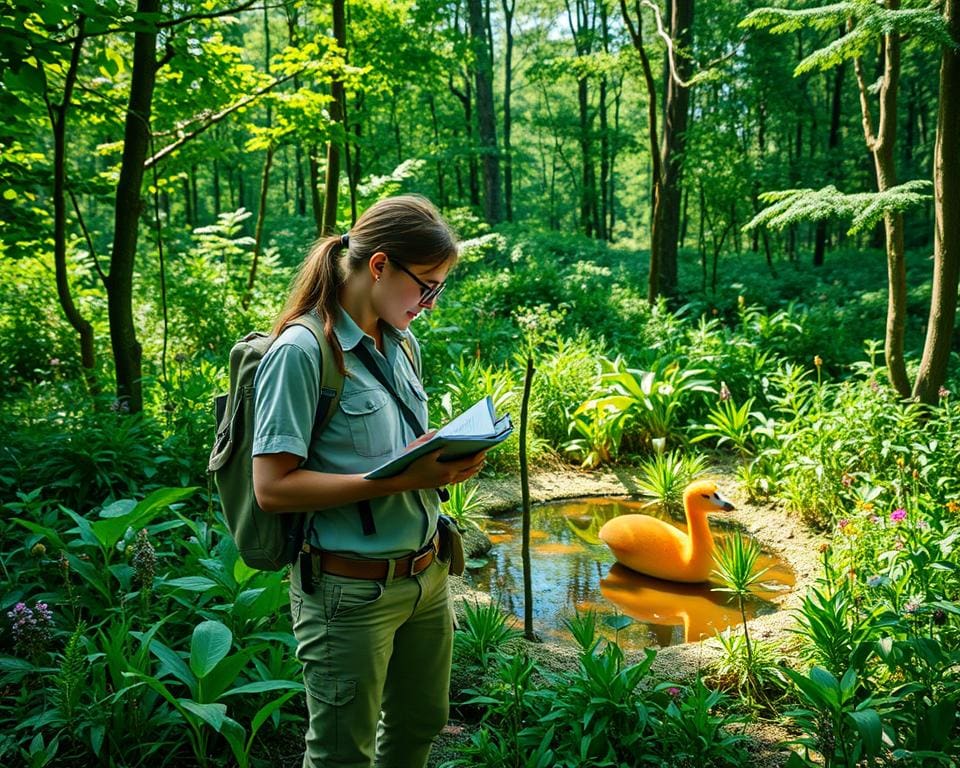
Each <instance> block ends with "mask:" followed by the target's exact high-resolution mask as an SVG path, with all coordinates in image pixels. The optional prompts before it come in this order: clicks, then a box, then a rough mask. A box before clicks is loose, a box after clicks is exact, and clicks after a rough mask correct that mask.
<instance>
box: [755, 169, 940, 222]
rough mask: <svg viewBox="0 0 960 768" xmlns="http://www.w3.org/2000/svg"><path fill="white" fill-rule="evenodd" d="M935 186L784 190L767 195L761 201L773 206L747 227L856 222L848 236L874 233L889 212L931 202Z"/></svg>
mask: <svg viewBox="0 0 960 768" xmlns="http://www.w3.org/2000/svg"><path fill="white" fill-rule="evenodd" d="M932 186H933V184H932V183H931V182H930V181H927V180H926V179H913V180H911V181H906V182H904V183H903V184H898V185H897V186H895V187H891V188H890V189H888V190H887V191H886V192H857V193H853V194H846V193H844V192H840V191H839V190H838V189H837V188H836V187H834V186H833V185H832V184H828V185H827V186H825V187H823V188H822V189H784V190H780V191H777V192H764V193H763V194H762V195H760V200H761V201H762V202H764V203H770V205H768V206H767V207H766V208H764V209H763V210H762V211H760V213H758V214H757V215H756V216H754V217H753V219H751V220H750V222H749V223H748V224H747V225H746V226H745V227H744V230H745V231H750V230H752V229H755V228H757V227H768V228H770V229H776V230H782V229H785V228H786V227H789V226H791V225H793V224H796V223H798V222H801V221H818V220H820V219H832V218H849V219H852V223H851V225H850V229H849V230H848V232H847V233H848V234H850V235H855V234H857V233H858V232H862V231H864V230H867V229H870V227H872V226H873V225H874V224H876V222H878V221H879V220H880V219H881V218H883V216H884V214H885V213H888V212H894V211H897V212H902V211H905V210H906V209H908V208H911V207H913V206H916V205H920V204H922V203H926V202H927V201H929V200H930V194H929V193H928V192H927V190H930V189H931V188H932Z"/></svg>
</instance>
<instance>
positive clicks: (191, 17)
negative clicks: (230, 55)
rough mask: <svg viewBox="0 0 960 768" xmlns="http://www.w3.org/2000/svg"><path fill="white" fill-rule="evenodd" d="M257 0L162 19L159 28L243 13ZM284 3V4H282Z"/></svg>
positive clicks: (275, 6)
mask: <svg viewBox="0 0 960 768" xmlns="http://www.w3.org/2000/svg"><path fill="white" fill-rule="evenodd" d="M255 2H257V0H247V2H245V3H240V5H235V6H234V7H233V8H225V9H224V10H222V11H209V12H207V13H188V14H187V15H186V16H180V17H179V18H176V19H167V20H166V21H161V22H158V23H157V29H166V28H167V27H175V26H177V25H178V24H185V23H186V22H188V21H199V20H200V19H219V18H221V17H222V16H232V15H233V14H235V13H242V12H243V11H249V10H251V8H250V6H252V5H253V4H254V3H255ZM281 5H282V4H281ZM266 7H268V6H263V7H261V8H256V9H254V10H258V11H259V10H263V8H266ZM269 7H272V8H279V7H281V6H280V5H274V6H269Z"/></svg>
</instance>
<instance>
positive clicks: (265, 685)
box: [223, 680, 304, 697]
mask: <svg viewBox="0 0 960 768" xmlns="http://www.w3.org/2000/svg"><path fill="white" fill-rule="evenodd" d="M302 690H304V688H303V683H297V682H294V681H293V680H258V681H257V682H255V683H247V684H246V685H241V686H238V687H237V688H231V689H230V690H229V691H226V692H224V694H223V697H226V696H236V695H237V694H238V693H264V692H266V691H302Z"/></svg>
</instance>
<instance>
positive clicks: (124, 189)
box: [105, 0, 160, 413]
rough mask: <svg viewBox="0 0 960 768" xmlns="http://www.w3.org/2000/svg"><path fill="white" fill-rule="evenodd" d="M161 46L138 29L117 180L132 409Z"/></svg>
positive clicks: (127, 400) (121, 298)
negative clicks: (147, 166) (137, 296)
mask: <svg viewBox="0 0 960 768" xmlns="http://www.w3.org/2000/svg"><path fill="white" fill-rule="evenodd" d="M159 13H160V0H137V14H138V15H139V16H142V17H146V18H150V17H152V16H155V15H157V14H159ZM156 45H157V31H156V29H155V28H151V27H149V26H147V27H146V28H141V30H140V31H138V32H136V33H135V35H134V43H133V68H132V70H131V73H130V98H129V101H128V103H127V110H126V120H125V125H124V138H123V156H122V159H121V162H120V176H119V179H118V180H117V193H116V205H115V210H114V227H113V249H112V251H111V256H110V274H109V275H107V277H106V280H105V283H106V289H107V316H108V318H109V321H110V344H111V347H112V349H113V359H114V364H115V366H116V380H117V401H118V403H119V404H120V406H121V407H122V408H124V409H126V410H128V411H129V412H130V413H139V412H140V411H142V410H143V383H142V373H141V371H142V357H143V350H142V348H141V346H140V342H139V341H137V330H136V327H135V326H134V323H133V269H134V263H135V261H136V255H137V234H138V232H137V225H138V223H139V217H140V213H141V211H142V209H143V201H142V199H141V187H142V184H143V170H144V161H145V160H146V159H147V150H148V148H149V125H150V109H151V106H152V102H153V89H154V85H155V84H156V80H157V68H158V64H157V60H156V58H155V55H154V51H155V50H156Z"/></svg>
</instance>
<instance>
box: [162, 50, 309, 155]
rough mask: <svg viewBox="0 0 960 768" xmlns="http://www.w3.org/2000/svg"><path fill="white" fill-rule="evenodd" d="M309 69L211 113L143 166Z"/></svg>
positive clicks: (266, 86)
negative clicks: (202, 121) (201, 123)
mask: <svg viewBox="0 0 960 768" xmlns="http://www.w3.org/2000/svg"><path fill="white" fill-rule="evenodd" d="M307 69H308V67H303V68H302V69H299V70H297V71H296V72H293V73H292V74H289V75H284V76H283V77H280V78H277V79H276V80H274V81H273V82H272V83H270V84H269V85H265V86H264V87H263V88H261V89H260V90H258V91H255V92H254V93H251V94H250V95H249V96H244V97H243V98H242V99H240V101H238V102H236V103H235V104H231V105H230V106H229V107H226V108H225V109H222V110H220V111H219V112H217V113H216V114H213V115H210V117H209V118H208V119H207V122H205V123H204V124H203V125H201V126H200V127H198V128H195V129H194V130H192V131H190V132H189V133H185V134H183V135H182V136H181V137H180V138H179V139H177V140H176V141H174V142H173V143H172V144H167V146H165V147H164V148H163V149H161V150H160V151H159V152H157V153H156V154H155V155H154V156H153V157H148V158H147V159H146V160H145V161H144V163H143V167H144V168H145V169H148V168H152V167H153V166H154V165H155V164H156V163H159V162H160V161H161V160H163V159H164V158H165V157H166V156H167V155H170V154H172V153H173V152H176V151H177V150H178V149H180V147H182V146H183V145H184V144H186V143H187V142H188V141H191V140H192V139H195V138H197V136H199V135H200V134H202V133H204V132H205V131H206V130H207V129H209V128H212V127H213V126H214V125H216V124H217V123H219V122H220V121H222V120H223V119H224V118H226V117H228V116H229V115H231V114H233V113H234V112H236V111H237V110H238V109H241V108H243V107H245V106H247V104H249V103H250V102H252V101H256V100H257V99H258V98H260V97H261V96H263V95H264V94H265V93H268V92H269V91H271V90H273V89H274V88H276V87H277V86H278V85H282V84H283V83H285V82H287V81H288V80H292V79H293V78H294V77H297V76H298V75H301V74H303V73H304V72H305V71H306V70H307Z"/></svg>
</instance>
